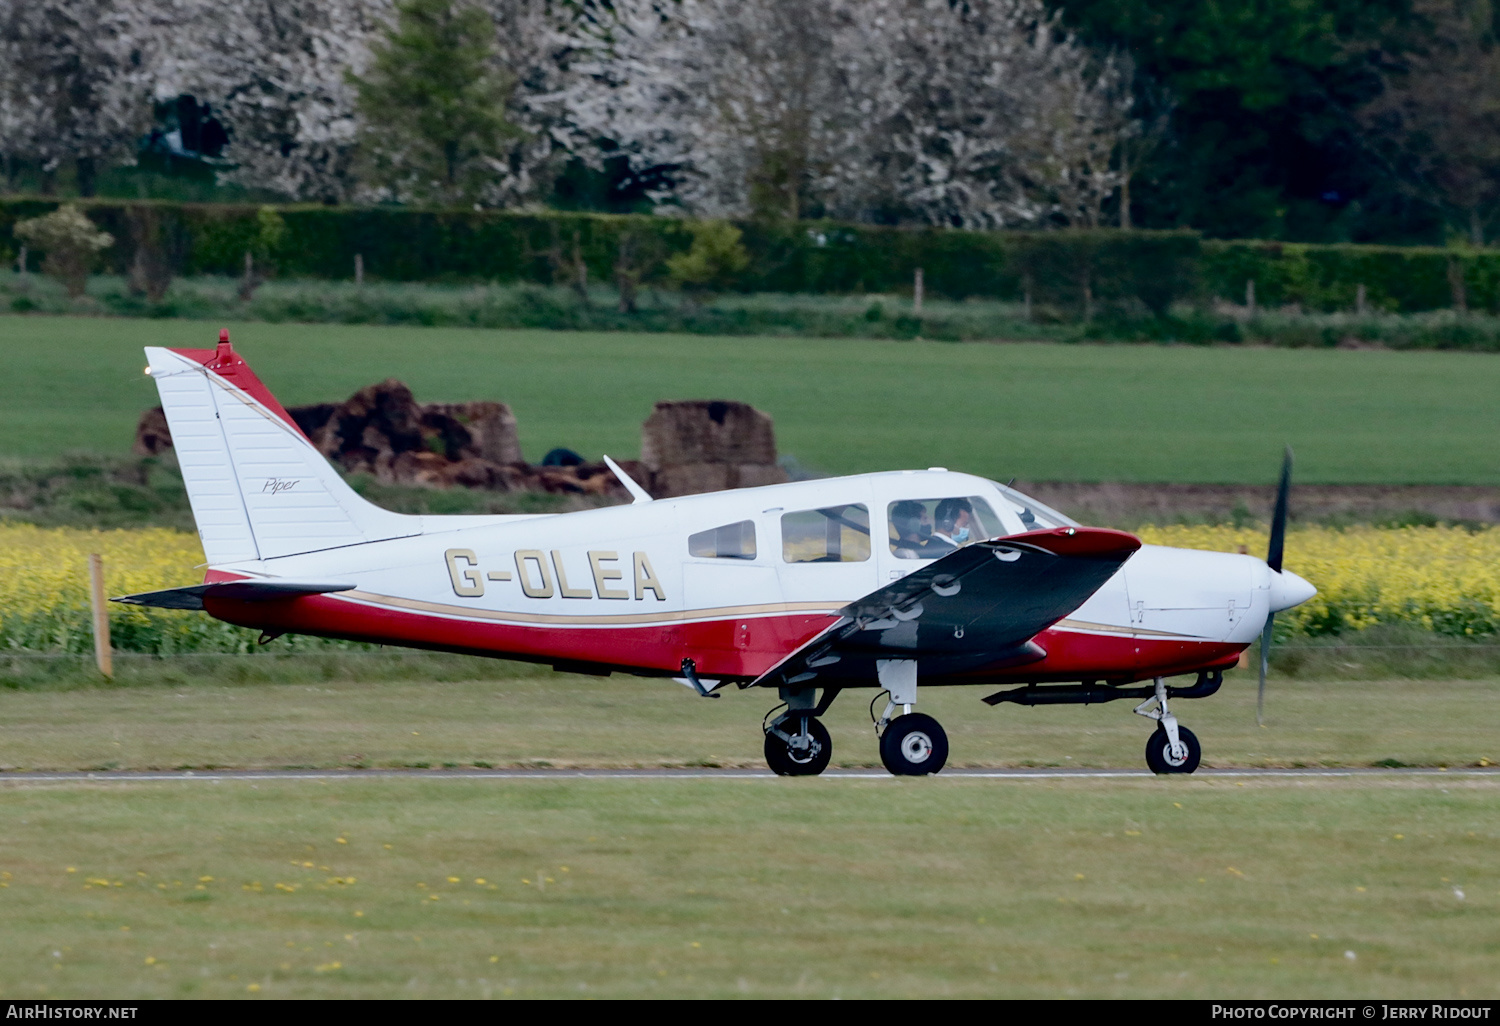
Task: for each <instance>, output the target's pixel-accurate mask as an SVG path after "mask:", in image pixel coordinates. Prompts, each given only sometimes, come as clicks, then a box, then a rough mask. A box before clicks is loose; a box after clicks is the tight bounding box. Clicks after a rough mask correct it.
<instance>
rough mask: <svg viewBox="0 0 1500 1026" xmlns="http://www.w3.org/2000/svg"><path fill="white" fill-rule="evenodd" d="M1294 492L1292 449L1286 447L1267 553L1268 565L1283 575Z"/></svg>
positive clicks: (1272, 515) (1277, 487)
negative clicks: (1288, 514)
mask: <svg viewBox="0 0 1500 1026" xmlns="http://www.w3.org/2000/svg"><path fill="white" fill-rule="evenodd" d="M1291 490H1292V447H1291V446H1290V445H1289V446H1287V447H1286V456H1285V458H1283V459H1282V461H1281V483H1280V484H1278V485H1277V486H1276V509H1275V511H1274V512H1273V513H1272V514H1271V546H1270V550H1269V551H1268V552H1267V553H1266V565H1267V566H1269V567H1270V568H1271V569H1272V570H1275V571H1276V572H1277V573H1278V574H1279V573H1281V556H1282V550H1283V549H1284V548H1285V547H1286V500H1287V494H1288V493H1289V492H1290V491H1291Z"/></svg>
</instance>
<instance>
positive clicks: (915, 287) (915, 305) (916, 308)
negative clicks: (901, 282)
mask: <svg viewBox="0 0 1500 1026" xmlns="http://www.w3.org/2000/svg"><path fill="white" fill-rule="evenodd" d="M911 312H912V313H914V314H916V315H917V316H918V317H921V316H922V269H921V268H920V267H918V268H917V273H916V274H914V275H912V279H911Z"/></svg>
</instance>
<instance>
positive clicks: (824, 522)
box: [781, 503, 870, 563]
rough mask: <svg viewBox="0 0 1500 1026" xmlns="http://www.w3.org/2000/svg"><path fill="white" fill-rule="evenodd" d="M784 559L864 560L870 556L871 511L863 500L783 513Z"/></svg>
mask: <svg viewBox="0 0 1500 1026" xmlns="http://www.w3.org/2000/svg"><path fill="white" fill-rule="evenodd" d="M781 558H782V559H783V560H785V561H786V562H788V563H863V562H864V561H865V560H867V559H869V558H870V510H869V508H868V507H867V506H865V505H864V504H862V503H851V504H850V505H847V506H827V507H825V508H823V509H805V510H799V511H798V512H796V513H784V514H782V517H781Z"/></svg>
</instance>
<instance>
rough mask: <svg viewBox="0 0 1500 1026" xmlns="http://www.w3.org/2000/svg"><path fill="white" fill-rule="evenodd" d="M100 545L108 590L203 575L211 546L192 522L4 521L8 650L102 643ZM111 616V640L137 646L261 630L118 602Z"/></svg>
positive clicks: (224, 640) (158, 647)
mask: <svg viewBox="0 0 1500 1026" xmlns="http://www.w3.org/2000/svg"><path fill="white" fill-rule="evenodd" d="M91 552H97V553H99V554H100V555H101V556H103V557H104V590H105V594H106V596H110V595H128V594H131V593H132V592H140V591H153V590H155V589H159V588H175V587H180V586H182V585H188V584H199V583H201V582H202V580H203V547H202V546H201V545H199V544H198V538H197V536H196V535H192V534H187V533H184V532H182V531H172V530H168V529H166V528H146V529H140V530H116V531H85V530H78V529H75V528H43V527H33V526H31V525H28V524H4V525H0V652H4V651H52V652H59V651H60V652H87V651H90V650H91V649H92V647H93V633H92V627H91V626H90V618H89V568H88V559H89V553H91ZM109 616H110V634H111V640H112V641H113V643H114V646H115V647H116V648H118V649H121V650H123V651H127V652H153V653H158V654H163V655H166V654H171V653H173V652H236V651H239V652H243V651H248V650H249V649H250V648H251V647H252V646H253V645H254V644H255V638H256V635H255V633H254V632H252V631H247V630H243V629H241V628H238V627H231V626H229V625H228V624H224V623H220V622H219V621H217V620H214V619H213V618H212V617H209V616H207V615H205V614H203V613H191V612H175V611H172V610H167V609H147V608H145V607H142V606H124V605H120V604H119V603H114V602H112V603H110V604H109ZM281 647H285V642H283V643H282V645H281Z"/></svg>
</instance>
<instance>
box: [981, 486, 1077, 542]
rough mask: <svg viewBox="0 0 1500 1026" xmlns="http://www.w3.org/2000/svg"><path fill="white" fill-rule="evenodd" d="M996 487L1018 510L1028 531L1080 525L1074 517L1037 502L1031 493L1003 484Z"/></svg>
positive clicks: (1017, 513)
mask: <svg viewBox="0 0 1500 1026" xmlns="http://www.w3.org/2000/svg"><path fill="white" fill-rule="evenodd" d="M995 487H996V488H999V489H1000V494H1001V495H1003V496H1004V497H1005V501H1006V502H1008V503H1010V506H1011V508H1012V509H1014V510H1015V511H1016V516H1018V517H1020V518H1021V526H1022V527H1024V528H1025V529H1026V530H1028V531H1040V530H1043V529H1046V528H1052V527H1077V526H1078V521H1076V520H1074V519H1073V518H1072V517H1069V516H1064V515H1063V514H1061V513H1059V512H1058V511H1057V510H1055V509H1053V508H1052V507H1051V506H1047V505H1044V504H1042V503H1040V502H1037V501H1036V500H1035V499H1033V498H1032V497H1031V496H1029V495H1022V494H1021V493H1020V492H1018V491H1016V490H1015V489H1014V488H1007V487H1006V486H1005V485H1002V484H997V485H996V486H995Z"/></svg>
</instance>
